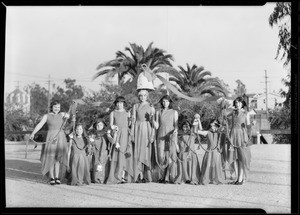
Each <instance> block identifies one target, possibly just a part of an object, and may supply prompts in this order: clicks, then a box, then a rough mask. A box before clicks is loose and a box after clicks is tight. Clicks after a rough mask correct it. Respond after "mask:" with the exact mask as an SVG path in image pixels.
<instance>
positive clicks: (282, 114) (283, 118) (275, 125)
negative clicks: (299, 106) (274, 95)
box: [269, 106, 291, 144]
mask: <svg viewBox="0 0 300 215" xmlns="http://www.w3.org/2000/svg"><path fill="white" fill-rule="evenodd" d="M269 121H270V123H271V129H291V109H290V108H287V107H285V106H284V107H283V108H281V109H275V110H271V111H270V116H269ZM273 137H274V141H275V142H276V143H279V144H287V143H291V135H286V134H274V135H273Z"/></svg>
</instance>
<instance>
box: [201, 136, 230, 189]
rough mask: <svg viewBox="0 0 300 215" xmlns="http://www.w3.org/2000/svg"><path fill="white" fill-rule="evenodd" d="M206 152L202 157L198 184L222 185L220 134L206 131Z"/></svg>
mask: <svg viewBox="0 0 300 215" xmlns="http://www.w3.org/2000/svg"><path fill="white" fill-rule="evenodd" d="M207 139H208V141H207V150H208V151H206V152H205V154H204V156H203V160H202V166H201V176H200V183H201V184H203V185H205V184H208V183H212V184H222V183H224V172H223V171H222V161H221V154H220V152H219V150H220V148H219V145H218V147H217V148H216V146H217V144H218V141H220V134H219V133H217V132H211V131H208V133H207Z"/></svg>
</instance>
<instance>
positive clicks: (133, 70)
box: [93, 42, 173, 89]
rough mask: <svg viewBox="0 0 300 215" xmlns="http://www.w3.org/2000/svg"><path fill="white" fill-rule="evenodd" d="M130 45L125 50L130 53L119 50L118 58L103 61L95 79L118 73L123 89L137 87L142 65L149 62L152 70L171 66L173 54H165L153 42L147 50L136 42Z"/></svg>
mask: <svg viewBox="0 0 300 215" xmlns="http://www.w3.org/2000/svg"><path fill="white" fill-rule="evenodd" d="M129 44H130V47H125V51H127V52H129V55H127V54H125V53H123V52H121V51H118V52H117V53H116V58H115V59H113V60H110V61H107V62H104V63H101V64H100V65H99V66H98V67H97V70H99V71H98V72H97V73H96V74H95V76H94V77H93V79H94V80H95V79H96V78H98V77H100V76H103V75H107V78H108V79H109V78H111V77H113V76H115V75H118V81H119V85H122V84H125V83H126V82H128V83H127V85H125V86H123V89H125V88H126V89H136V80H137V77H138V75H139V74H140V72H141V65H142V64H147V65H148V67H149V68H150V69H151V70H154V69H158V68H160V67H164V66H169V67H171V66H172V65H171V61H173V56H172V55H170V54H165V51H164V50H162V49H159V48H154V47H152V44H153V42H151V43H150V44H149V45H148V47H147V48H146V50H144V48H143V47H142V46H138V45H136V44H135V43H129ZM125 77H129V78H130V79H131V81H125Z"/></svg>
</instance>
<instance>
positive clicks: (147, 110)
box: [131, 89, 155, 183]
mask: <svg viewBox="0 0 300 215" xmlns="http://www.w3.org/2000/svg"><path fill="white" fill-rule="evenodd" d="M138 98H139V101H140V102H139V103H137V104H134V105H133V109H132V123H133V124H132V128H131V129H132V133H133V135H134V181H135V182H137V183H140V182H142V183H146V182H151V181H152V177H151V152H152V147H151V146H152V142H153V141H154V132H155V131H154V127H153V122H152V121H153V118H154V117H153V116H154V114H155V109H154V107H153V106H152V105H151V104H150V103H149V102H148V101H147V99H148V91H147V90H144V89H142V90H139V92H138Z"/></svg>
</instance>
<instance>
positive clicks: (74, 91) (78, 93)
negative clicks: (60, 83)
mask: <svg viewBox="0 0 300 215" xmlns="http://www.w3.org/2000/svg"><path fill="white" fill-rule="evenodd" d="M64 82H65V84H66V90H65V89H63V88H61V87H57V91H56V93H54V95H53V96H52V100H58V101H60V103H61V110H62V111H68V109H69V107H70V105H71V103H72V101H73V100H74V99H80V98H82V97H83V96H84V89H83V87H82V86H81V85H76V84H75V83H76V80H75V79H70V78H68V79H65V80H64Z"/></svg>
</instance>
